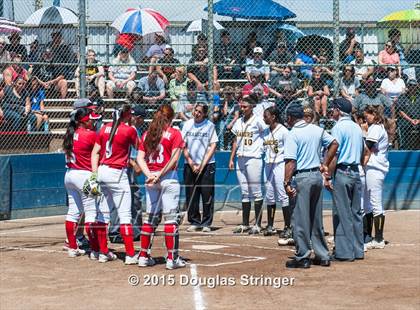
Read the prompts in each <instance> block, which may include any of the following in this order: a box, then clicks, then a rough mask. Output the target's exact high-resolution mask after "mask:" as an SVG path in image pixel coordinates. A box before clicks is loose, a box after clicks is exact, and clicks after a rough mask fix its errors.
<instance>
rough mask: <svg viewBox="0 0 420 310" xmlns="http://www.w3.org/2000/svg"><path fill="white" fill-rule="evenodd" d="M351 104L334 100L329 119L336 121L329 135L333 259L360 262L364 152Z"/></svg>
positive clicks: (361, 137) (329, 185)
mask: <svg viewBox="0 0 420 310" xmlns="http://www.w3.org/2000/svg"><path fill="white" fill-rule="evenodd" d="M351 111H352V104H351V102H350V101H349V100H347V99H345V98H338V99H334V102H333V118H334V119H335V120H336V121H337V123H336V125H335V126H334V128H333V129H332V132H331V134H332V136H333V137H334V138H335V139H336V140H337V142H338V143H339V147H338V151H337V156H336V157H335V158H334V160H333V161H332V162H331V165H330V171H332V172H333V171H335V173H334V186H332V185H331V183H330V181H328V184H327V187H329V188H330V189H331V190H332V194H333V226H334V242H335V253H334V256H333V257H334V259H335V260H340V261H354V260H355V259H363V256H364V254H363V217H362V209H361V206H360V204H361V196H360V195H361V192H362V182H361V180H360V175H359V165H360V163H361V158H362V154H363V149H364V142H363V134H362V130H361V129H360V127H359V126H358V125H357V124H356V123H355V122H353V121H352V120H351V117H350V114H351Z"/></svg>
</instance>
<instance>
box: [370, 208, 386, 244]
mask: <svg viewBox="0 0 420 310" xmlns="http://www.w3.org/2000/svg"><path fill="white" fill-rule="evenodd" d="M373 223H374V225H375V240H376V241H382V240H383V239H384V225H385V215H383V214H381V215H377V216H374V217H373Z"/></svg>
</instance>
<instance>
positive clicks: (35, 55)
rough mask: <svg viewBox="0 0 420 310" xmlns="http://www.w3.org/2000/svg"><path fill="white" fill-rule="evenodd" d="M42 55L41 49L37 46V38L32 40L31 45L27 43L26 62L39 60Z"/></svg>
mask: <svg viewBox="0 0 420 310" xmlns="http://www.w3.org/2000/svg"><path fill="white" fill-rule="evenodd" d="M41 56H42V51H41V48H40V46H39V41H38V40H33V41H32V43H31V45H29V54H28V62H32V63H33V62H38V61H40V59H41Z"/></svg>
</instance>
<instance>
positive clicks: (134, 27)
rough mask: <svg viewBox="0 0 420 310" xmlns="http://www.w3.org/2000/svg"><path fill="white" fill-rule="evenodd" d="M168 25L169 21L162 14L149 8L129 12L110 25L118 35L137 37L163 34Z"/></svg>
mask: <svg viewBox="0 0 420 310" xmlns="http://www.w3.org/2000/svg"><path fill="white" fill-rule="evenodd" d="M168 25H169V21H168V20H167V19H166V18H165V17H164V16H163V15H162V14H160V13H159V12H157V11H155V10H153V9H149V8H144V9H134V10H129V11H127V12H125V13H124V14H121V15H120V16H118V17H117V18H116V19H115V20H114V22H113V23H112V24H111V26H112V27H114V28H115V29H117V30H118V31H119V32H120V33H133V34H138V35H145V34H149V33H154V32H163V31H164V30H165V28H166V27H167V26H168Z"/></svg>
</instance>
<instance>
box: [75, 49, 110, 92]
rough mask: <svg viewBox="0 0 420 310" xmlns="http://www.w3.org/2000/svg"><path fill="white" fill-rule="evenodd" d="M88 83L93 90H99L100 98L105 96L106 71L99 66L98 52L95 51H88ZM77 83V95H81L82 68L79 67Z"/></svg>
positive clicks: (76, 75)
mask: <svg viewBox="0 0 420 310" xmlns="http://www.w3.org/2000/svg"><path fill="white" fill-rule="evenodd" d="M86 60H87V64H86V82H87V83H88V85H89V86H91V87H92V88H97V89H98V91H99V96H100V97H104V95H105V70H104V67H103V66H100V65H98V61H97V60H96V52H95V51H94V50H93V49H88V51H87V53H86ZM74 76H75V78H76V79H75V83H76V93H77V94H79V77H80V67H77V69H76V72H75V73H74Z"/></svg>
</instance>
